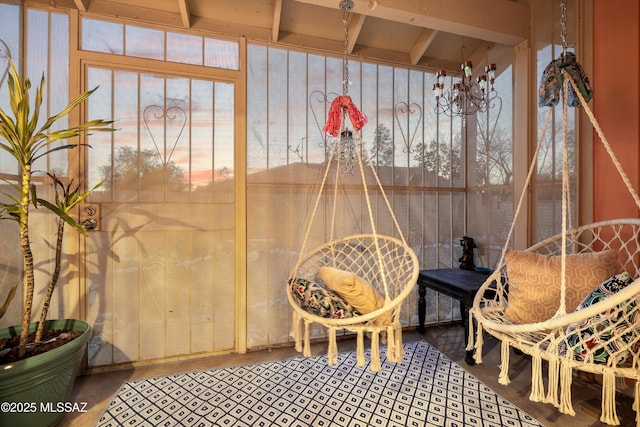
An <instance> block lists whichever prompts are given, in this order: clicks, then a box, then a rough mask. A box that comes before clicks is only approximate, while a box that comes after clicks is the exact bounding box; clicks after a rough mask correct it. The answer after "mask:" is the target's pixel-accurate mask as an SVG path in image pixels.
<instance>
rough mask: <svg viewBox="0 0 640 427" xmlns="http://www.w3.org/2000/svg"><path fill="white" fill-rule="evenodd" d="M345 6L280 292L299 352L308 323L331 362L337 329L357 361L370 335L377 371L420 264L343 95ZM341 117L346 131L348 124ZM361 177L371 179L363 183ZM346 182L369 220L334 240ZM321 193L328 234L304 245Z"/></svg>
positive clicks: (394, 347)
mask: <svg viewBox="0 0 640 427" xmlns="http://www.w3.org/2000/svg"><path fill="white" fill-rule="evenodd" d="M349 3H351V7H352V5H353V3H352V2H349V1H342V2H341V3H340V8H341V9H342V10H343V23H344V27H345V58H344V68H343V78H344V80H343V94H342V96H337V97H336V98H335V99H334V100H333V102H332V103H331V106H330V108H329V112H328V120H327V122H326V124H325V126H324V132H326V134H327V135H329V136H330V137H332V138H333V141H332V144H331V150H330V153H329V155H328V158H327V162H326V168H325V170H324V174H323V177H322V182H321V183H320V188H319V190H318V194H317V197H316V198H315V202H314V204H313V208H312V212H311V216H310V220H309V222H308V225H307V229H306V232H305V234H304V239H303V244H302V248H301V250H300V255H299V258H298V261H297V263H296V264H295V266H294V267H293V269H292V271H291V273H290V275H289V280H288V286H287V297H288V300H289V303H290V304H291V306H292V308H293V319H292V330H291V336H292V337H293V338H294V340H295V345H296V350H297V351H301V352H302V353H303V355H304V356H310V355H311V349H310V327H311V326H312V325H313V324H317V325H320V326H322V327H324V328H326V330H327V335H328V341H329V342H328V353H327V358H328V363H329V364H330V365H333V364H335V363H336V362H337V356H338V350H337V339H336V334H337V332H338V331H339V330H347V331H350V332H354V333H355V334H356V354H357V364H358V366H364V365H365V364H366V360H365V352H364V335H365V334H367V335H368V336H370V339H371V352H370V354H371V356H370V369H371V370H373V371H379V370H380V369H381V362H380V360H381V359H380V351H381V350H380V342H381V339H382V340H384V339H386V343H387V351H386V358H387V360H388V361H389V362H399V361H401V360H402V356H403V347H402V326H401V323H400V311H401V308H402V303H403V301H404V300H405V299H406V298H407V296H408V295H409V294H411V292H412V290H413V289H414V287H415V284H416V280H417V278H418V272H419V264H418V259H417V257H416V255H415V253H414V252H413V250H412V249H411V248H410V247H409V245H408V244H407V242H406V240H405V238H404V236H403V234H402V231H401V229H400V226H399V224H398V221H397V219H396V217H395V215H394V213H393V210H392V208H391V204H390V202H389V200H388V199H387V197H386V195H385V193H384V189H383V187H382V184H381V182H380V179H379V178H378V175H377V173H376V169H375V167H374V165H373V163H372V161H371V159H370V157H369V154H368V152H367V149H366V147H365V145H364V144H363V143H362V138H361V132H360V130H361V128H362V127H363V126H364V125H365V124H366V122H367V118H366V116H365V115H364V114H363V113H362V112H360V111H359V110H358V108H357V107H356V106H355V104H354V103H353V102H352V100H351V98H350V97H349V96H348V59H347V52H346V47H347V45H348V35H347V34H348V33H347V12H348V10H350V9H351V7H349ZM347 119H348V120H347ZM348 121H349V122H351V125H352V126H353V131H352V130H350V129H348V123H347V122H348ZM367 177H369V180H371V179H373V181H375V183H371V184H367ZM330 181H333V189H331V190H329V189H328V188H327V186H328V185H330V184H329V182H330ZM357 182H359V183H358V184H356V183H357ZM374 184H375V186H376V189H375V192H374V190H373V188H374V187H373V186H374ZM345 186H348V187H349V188H350V189H354V188H355V189H361V196H360V195H358V197H359V198H360V197H362V198H363V203H364V204H365V205H366V217H367V220H368V225H365V224H358V225H359V226H360V227H361V229H362V230H364V231H365V232H363V233H361V234H353V235H347V236H343V237H340V232H339V229H345V228H348V226H345V225H344V224H340V218H339V217H338V216H339V215H338V211H339V208H340V200H339V199H340V198H341V197H340V195H341V194H343V193H344V187H345ZM370 186H371V188H370ZM341 190H342V191H341ZM344 197H348V196H346V195H345V196H344ZM323 198H329V199H330V200H332V203H331V206H330V209H328V211H329V212H327V213H328V215H327V216H328V218H327V222H328V229H327V232H326V235H327V236H328V238H327V239H326V241H325V243H323V244H321V245H320V246H318V247H316V248H309V246H310V245H309V241H310V240H312V238H313V237H314V236H312V234H314V233H318V232H319V230H320V229H321V231H320V232H321V233H325V230H324V226H323V225H320V226H318V224H316V222H321V221H316V220H317V219H318V217H321V216H322V215H318V211H319V210H320V211H322V209H323V207H324V205H323V204H322V203H321V201H322V200H323ZM380 205H384V207H385V208H386V210H387V211H388V214H389V216H388V218H390V220H391V222H392V224H393V226H394V235H393V236H392V235H386V234H381V233H379V232H378V228H377V227H376V221H375V218H376V215H378V217H381V216H383V217H385V218H387V217H386V216H384V215H383V214H382V211H383V207H382V206H380ZM363 211H364V209H363ZM363 213H364V212H363ZM363 216H364V215H363ZM321 220H324V218H321Z"/></svg>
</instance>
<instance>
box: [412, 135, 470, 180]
mask: <svg viewBox="0 0 640 427" xmlns="http://www.w3.org/2000/svg"><path fill="white" fill-rule="evenodd" d="M413 160H414V161H415V162H416V163H417V164H418V165H420V166H422V167H423V168H425V169H426V171H427V172H430V173H433V174H436V175H437V176H438V177H439V178H441V179H446V180H449V181H453V180H454V179H455V178H457V177H460V176H461V173H462V170H463V169H462V168H463V164H462V152H461V150H457V149H455V148H454V145H453V144H450V143H448V142H440V143H438V142H437V141H435V140H431V141H430V142H429V143H424V142H421V143H420V144H418V145H417V146H416V149H415V151H414V154H413Z"/></svg>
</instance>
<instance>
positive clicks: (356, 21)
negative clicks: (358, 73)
mask: <svg viewBox="0 0 640 427" xmlns="http://www.w3.org/2000/svg"><path fill="white" fill-rule="evenodd" d="M366 18H367V17H366V16H365V15H355V16H354V17H353V19H352V20H351V22H350V23H349V27H348V29H349V44H348V52H349V54H352V53H353V49H355V47H356V42H357V41H358V36H359V35H360V32H361V31H362V26H363V25H364V21H365V19H366Z"/></svg>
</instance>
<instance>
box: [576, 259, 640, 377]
mask: <svg viewBox="0 0 640 427" xmlns="http://www.w3.org/2000/svg"><path fill="white" fill-rule="evenodd" d="M632 281H633V279H632V277H631V275H630V274H629V273H627V272H626V271H625V272H623V273H620V274H616V275H615V276H613V277H611V278H610V279H608V280H606V281H604V282H602V283H601V284H600V285H598V287H596V288H595V289H594V290H593V291H591V293H590V294H589V295H587V297H586V298H585V299H584V300H583V301H582V303H580V305H578V308H576V311H578V310H581V309H583V308H586V307H589V306H592V305H594V304H597V303H598V302H600V301H602V300H604V299H605V298H607V297H608V296H609V295H613V294H615V293H616V292H618V291H620V290H622V289H624V288H626V287H627V286H628V285H629V284H631V282H632ZM635 305H636V303H635V301H634V302H632V303H630V304H628V305H626V306H625V305H624V304H623V305H622V306H617V307H613V308H611V309H610V310H608V311H606V312H604V313H600V314H597V315H595V316H594V317H590V318H588V319H584V320H583V321H581V322H580V323H574V324H571V325H569V327H568V328H567V331H566V335H567V337H568V338H567V343H568V344H569V346H570V348H572V349H573V352H574V357H575V359H576V360H584V359H585V356H586V355H587V353H588V352H589V349H593V348H594V347H599V348H598V349H596V350H592V351H593V353H594V354H593V360H594V362H595V363H603V364H605V363H607V361H608V360H609V357H610V355H611V354H612V353H615V354H616V357H617V360H616V365H618V366H619V365H621V364H623V363H624V362H625V361H626V359H627V358H628V356H629V351H628V350H627V351H620V349H622V348H624V347H625V344H627V343H628V342H629V340H630V339H632V338H633V335H634V333H633V331H629V327H630V325H629V321H630V322H632V323H634V320H633V319H626V318H625V317H626V316H625V314H626V313H629V312H630V311H631V310H633V308H634V307H635ZM612 325H615V327H614V328H611V326H612ZM573 331H575V332H573ZM572 332H573V333H572Z"/></svg>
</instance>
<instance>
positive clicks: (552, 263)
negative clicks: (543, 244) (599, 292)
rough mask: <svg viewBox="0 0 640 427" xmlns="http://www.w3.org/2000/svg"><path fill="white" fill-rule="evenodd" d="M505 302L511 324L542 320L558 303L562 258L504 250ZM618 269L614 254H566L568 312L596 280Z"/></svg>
mask: <svg viewBox="0 0 640 427" xmlns="http://www.w3.org/2000/svg"><path fill="white" fill-rule="evenodd" d="M505 263H506V266H507V275H508V277H509V304H508V306H507V308H506V309H505V315H506V316H507V318H508V319H509V320H511V321H512V322H514V323H518V324H523V323H536V322H543V321H545V320H548V319H550V318H551V317H553V315H554V314H556V312H557V311H558V307H559V306H560V283H561V266H562V258H561V257H560V256H546V255H541V254H537V253H533V252H523V251H507V253H506V254H505ZM620 271H621V268H620V266H619V263H618V253H617V252H616V251H615V250H613V249H611V250H606V251H602V252H589V253H578V254H569V255H567V258H566V299H565V304H566V310H567V312H572V311H573V310H575V308H576V307H577V306H578V304H579V303H580V301H582V300H583V299H584V297H585V296H586V295H587V294H588V293H589V292H590V291H591V290H592V289H593V288H594V287H595V286H596V285H598V284H599V283H602V282H603V281H605V280H607V279H608V278H609V277H611V276H613V275H614V274H617V273H619V272H620Z"/></svg>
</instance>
